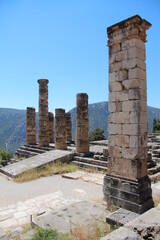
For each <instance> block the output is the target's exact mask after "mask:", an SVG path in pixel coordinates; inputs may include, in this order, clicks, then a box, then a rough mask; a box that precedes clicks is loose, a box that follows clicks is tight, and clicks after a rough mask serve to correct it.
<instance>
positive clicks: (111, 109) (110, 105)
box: [108, 102, 116, 113]
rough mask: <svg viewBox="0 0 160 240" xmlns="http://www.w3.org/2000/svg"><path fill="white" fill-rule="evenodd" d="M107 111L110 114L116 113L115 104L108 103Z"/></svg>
mask: <svg viewBox="0 0 160 240" xmlns="http://www.w3.org/2000/svg"><path fill="white" fill-rule="evenodd" d="M108 109H109V112H110V113H112V112H115V111H116V104H115V102H109V103H108Z"/></svg>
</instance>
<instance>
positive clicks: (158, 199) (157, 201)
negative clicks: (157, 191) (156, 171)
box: [153, 196, 160, 207]
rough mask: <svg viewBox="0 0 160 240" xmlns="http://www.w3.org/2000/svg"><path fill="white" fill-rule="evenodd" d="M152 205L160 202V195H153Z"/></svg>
mask: <svg viewBox="0 0 160 240" xmlns="http://www.w3.org/2000/svg"><path fill="white" fill-rule="evenodd" d="M153 202H154V206H155V207H157V206H158V204H160V196H156V197H153Z"/></svg>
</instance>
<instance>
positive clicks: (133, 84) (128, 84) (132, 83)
mask: <svg viewBox="0 0 160 240" xmlns="http://www.w3.org/2000/svg"><path fill="white" fill-rule="evenodd" d="M122 85H123V87H124V88H125V89H126V90H128V89H130V88H140V80H139V79H131V80H129V79H127V80H124V81H123V82H122Z"/></svg>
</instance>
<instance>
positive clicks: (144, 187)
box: [103, 174, 153, 214]
mask: <svg viewBox="0 0 160 240" xmlns="http://www.w3.org/2000/svg"><path fill="white" fill-rule="evenodd" d="M103 191H104V193H105V201H107V204H108V208H110V209H112V207H114V206H118V207H121V208H125V209H128V210H130V211H132V212H136V213H139V214H141V213H143V212H145V211H147V210H148V209H150V208H151V207H153V200H152V190H151V182H150V179H149V177H148V176H146V177H144V178H141V179H138V180H137V181H132V180H128V179H125V178H124V179H123V178H122V177H121V178H119V177H116V176H112V175H109V174H106V176H105V178H104V187H103Z"/></svg>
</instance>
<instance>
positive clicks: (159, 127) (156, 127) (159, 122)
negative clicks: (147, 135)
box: [153, 118, 160, 133]
mask: <svg viewBox="0 0 160 240" xmlns="http://www.w3.org/2000/svg"><path fill="white" fill-rule="evenodd" d="M153 132H154V133H156V132H159V133H160V119H156V118H154V119H153Z"/></svg>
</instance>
